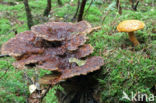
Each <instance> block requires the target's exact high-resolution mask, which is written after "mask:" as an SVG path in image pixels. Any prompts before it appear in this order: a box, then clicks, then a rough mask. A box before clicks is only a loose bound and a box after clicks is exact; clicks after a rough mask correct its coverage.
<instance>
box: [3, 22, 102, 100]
mask: <svg viewBox="0 0 156 103" xmlns="http://www.w3.org/2000/svg"><path fill="white" fill-rule="evenodd" d="M97 29H99V27H98V28H97ZM93 30H96V29H95V28H92V27H91V25H90V24H89V23H88V22H86V21H81V22H78V23H67V22H48V23H45V24H41V25H36V26H33V27H32V29H31V31H26V32H23V33H20V34H18V35H16V37H14V38H13V39H10V40H9V41H8V42H7V43H5V44H4V45H3V46H2V54H8V55H10V56H13V57H14V58H15V59H16V62H15V63H13V65H14V66H15V67H16V68H19V69H24V68H30V67H31V68H32V67H33V68H42V69H46V70H49V71H52V72H53V73H52V74H50V76H49V75H48V76H47V75H45V76H43V77H42V78H41V79H40V83H41V84H49V85H52V86H53V85H56V84H58V83H61V82H63V81H66V80H68V79H72V78H74V77H79V76H81V75H87V74H88V73H90V72H94V71H96V70H99V69H100V67H101V66H102V65H103V64H104V62H103V58H102V57H99V56H93V57H88V56H89V55H90V54H91V53H92V52H93V47H92V46H91V45H89V44H85V42H86V40H87V36H86V35H87V34H88V33H90V32H92V31H93ZM85 82H86V81H85ZM69 103H70V102H69Z"/></svg>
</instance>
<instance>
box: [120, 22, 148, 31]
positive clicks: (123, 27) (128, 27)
mask: <svg viewBox="0 0 156 103" xmlns="http://www.w3.org/2000/svg"><path fill="white" fill-rule="evenodd" d="M144 26H145V24H144V23H143V22H142V21H139V20H125V21H123V22H121V23H120V24H119V25H118V26H117V30H118V31H119V32H133V31H136V30H140V29H143V28H144Z"/></svg>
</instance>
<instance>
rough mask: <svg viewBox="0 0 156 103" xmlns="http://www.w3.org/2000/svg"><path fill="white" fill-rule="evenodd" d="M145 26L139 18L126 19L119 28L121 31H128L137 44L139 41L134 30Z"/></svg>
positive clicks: (132, 40) (130, 37)
mask: <svg viewBox="0 0 156 103" xmlns="http://www.w3.org/2000/svg"><path fill="white" fill-rule="evenodd" d="M144 26H145V24H144V23H143V22H142V21H139V20H125V21H123V22H121V23H120V24H119V25H118V26H117V30H118V31H119V32H127V33H128V35H129V39H130V40H131V42H132V43H133V44H134V46H137V45H138V44H139V41H138V40H137V38H136V37H135V35H134V31H137V30H140V29H143V28H144Z"/></svg>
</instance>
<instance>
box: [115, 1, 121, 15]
mask: <svg viewBox="0 0 156 103" xmlns="http://www.w3.org/2000/svg"><path fill="white" fill-rule="evenodd" d="M116 7H117V9H118V13H119V14H120V15H121V14H122V7H121V5H120V0H116Z"/></svg>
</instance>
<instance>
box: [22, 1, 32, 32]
mask: <svg viewBox="0 0 156 103" xmlns="http://www.w3.org/2000/svg"><path fill="white" fill-rule="evenodd" d="M23 2H24V6H25V11H26V15H27V25H28V28H29V29H30V28H31V27H32V26H33V19H32V14H31V9H30V7H29V3H28V0H24V1H23Z"/></svg>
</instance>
